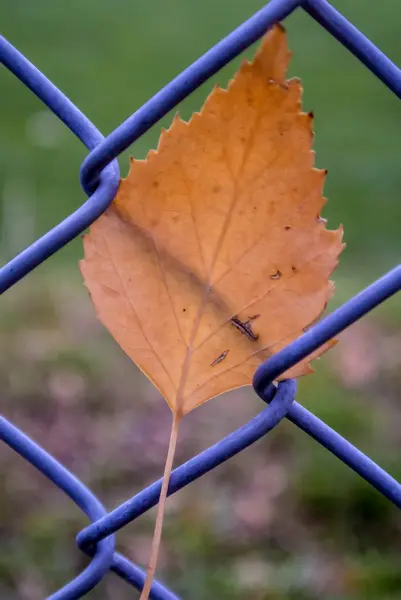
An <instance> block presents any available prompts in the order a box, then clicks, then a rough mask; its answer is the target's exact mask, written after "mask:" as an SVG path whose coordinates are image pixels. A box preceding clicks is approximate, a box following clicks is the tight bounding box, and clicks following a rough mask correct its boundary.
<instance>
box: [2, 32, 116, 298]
mask: <svg viewBox="0 0 401 600" xmlns="http://www.w3.org/2000/svg"><path fill="white" fill-rule="evenodd" d="M0 61H1V62H2V63H3V64H4V65H5V66H6V67H8V68H9V70H10V71H12V72H13V73H14V74H15V75H16V76H17V77H18V79H20V80H21V81H22V82H23V83H24V84H25V85H26V86H27V87H28V88H29V89H30V90H32V92H33V93H34V94H35V95H36V96H38V98H40V99H41V100H42V101H43V102H44V103H45V104H46V106H48V107H49V108H50V109H51V110H52V111H53V112H54V114H56V115H57V116H58V117H59V118H60V119H61V120H62V121H63V123H65V124H66V125H67V127H68V128H69V129H70V130H71V131H72V132H73V133H75V135H76V136H77V137H78V138H79V139H80V140H81V141H82V143H83V144H85V146H86V147H87V148H88V149H89V150H92V148H95V147H96V146H97V145H98V144H100V143H101V142H102V141H103V140H104V137H103V136H102V134H101V133H100V132H99V131H98V130H97V129H96V127H95V126H94V125H93V124H92V123H91V122H90V121H89V119H87V117H85V115H84V114H82V113H81V111H80V110H79V109H78V108H77V107H76V106H74V104H73V103H72V102H71V101H70V100H69V99H68V98H67V97H66V96H64V94H63V93H62V92H60V90H59V89H57V88H56V86H55V85H53V84H52V83H51V82H50V81H49V80H48V79H47V77H45V76H44V75H43V74H42V73H41V72H40V71H38V69H37V68H36V67H35V66H34V65H33V64H32V63H30V62H29V60H27V59H26V58H25V57H24V56H23V55H22V54H21V53H20V52H18V50H16V48H14V47H13V46H12V45H11V44H10V43H9V42H7V40H5V39H4V37H2V36H0ZM119 179H120V171H119V167H118V163H117V161H113V163H112V164H111V165H109V166H108V167H107V169H104V171H103V172H102V174H101V176H100V184H99V187H98V188H97V189H96V191H94V193H93V194H92V196H91V197H90V198H89V199H88V200H87V201H86V202H85V203H84V204H83V205H82V206H81V207H80V208H78V209H77V210H76V211H75V212H73V213H72V214H71V215H69V216H68V217H67V218H66V219H64V221H61V223H59V224H58V225H57V226H56V227H54V228H53V229H52V230H51V231H49V232H48V233H46V234H45V235H44V236H43V237H41V238H40V239H39V240H37V241H36V242H35V243H33V244H32V245H31V246H29V248H27V249H26V250H24V251H23V252H21V253H20V254H19V255H18V256H16V257H15V258H14V259H13V260H11V261H10V262H9V263H8V264H7V265H5V266H4V267H3V268H2V269H0V294H1V293H3V292H5V291H6V290H7V289H8V288H9V287H11V286H12V285H14V283H16V282H17V281H19V280H20V279H22V277H24V276H25V275H27V273H29V272H30V271H32V269H34V268H35V267H37V266H38V265H40V264H41V263H42V262H43V261H44V260H46V258H49V256H51V255H52V254H54V253H55V252H57V251H58V250H60V248H62V247H63V246H65V244H67V243H68V242H70V241H71V240H72V239H74V238H75V237H76V236H77V235H79V234H80V233H82V231H84V229H86V228H87V227H88V226H89V225H90V224H91V223H93V221H94V220H95V219H97V218H98V217H99V216H100V215H101V214H102V213H103V212H104V211H105V210H106V208H107V207H108V206H109V204H110V203H111V202H112V201H113V198H114V196H115V195H116V193H117V189H118V184H119Z"/></svg>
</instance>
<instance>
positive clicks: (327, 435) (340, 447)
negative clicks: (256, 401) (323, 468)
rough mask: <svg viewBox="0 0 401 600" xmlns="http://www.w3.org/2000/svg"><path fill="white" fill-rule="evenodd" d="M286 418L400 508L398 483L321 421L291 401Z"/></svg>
mask: <svg viewBox="0 0 401 600" xmlns="http://www.w3.org/2000/svg"><path fill="white" fill-rule="evenodd" d="M287 419H288V420H289V421H291V422H292V423H294V424H295V425H297V427H299V428H300V429H302V431H305V433H307V434H308V435H310V436H311V437H313V438H314V439H315V440H316V441H317V442H319V444H321V445H322V446H324V447H325V448H327V450H330V452H332V453H333V454H334V455H335V456H337V457H338V458H339V459H340V460H342V461H343V462H344V463H345V464H346V465H348V466H349V467H351V469H353V470H354V471H355V472H356V473H358V474H359V475H360V476H361V477H363V478H364V479H365V480H366V481H368V482H369V483H370V484H372V485H373V486H374V487H375V488H376V489H377V490H378V491H379V492H381V493H382V494H383V495H384V496H386V498H388V499H389V500H391V502H394V504H395V505H396V506H398V508H401V484H400V483H398V481H396V480H395V479H393V477H391V475H389V474H388V473H386V471H384V470H383V469H381V468H380V467H379V466H378V465H377V464H376V463H374V462H373V460H371V459H370V458H368V457H367V456H366V455H365V454H363V452H361V451H360V450H358V449H357V448H355V446H353V445H352V444H350V442H348V441H347V440H345V439H344V438H343V437H341V435H339V434H338V433H337V432H335V431H334V430H333V429H331V427H329V426H328V425H326V423H323V421H321V420H320V419H318V418H317V417H315V415H313V414H312V413H311V412H309V411H308V410H306V408H304V407H303V406H301V405H300V404H298V402H294V403H293V405H292V406H291V408H290V410H289V411H288V414H287Z"/></svg>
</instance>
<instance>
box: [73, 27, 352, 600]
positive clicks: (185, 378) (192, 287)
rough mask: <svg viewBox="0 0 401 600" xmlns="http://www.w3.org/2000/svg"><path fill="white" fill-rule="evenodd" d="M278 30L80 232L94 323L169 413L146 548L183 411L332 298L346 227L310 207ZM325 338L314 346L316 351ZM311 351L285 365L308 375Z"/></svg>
mask: <svg viewBox="0 0 401 600" xmlns="http://www.w3.org/2000/svg"><path fill="white" fill-rule="evenodd" d="M289 58H290V53H289V51H288V49H287V44H286V39H285V33H284V30H283V28H282V27H279V26H276V27H274V28H273V29H272V30H271V31H270V33H268V34H267V35H266V37H265V39H264V41H263V43H262V47H261V49H260V51H259V52H258V54H257V55H256V58H255V60H254V61H253V62H252V63H248V62H245V63H243V64H242V66H241V68H240V70H239V71H238V73H237V74H236V76H235V78H234V79H233V80H232V81H231V83H230V85H229V88H228V90H227V91H226V90H223V89H220V88H218V87H216V88H215V89H214V90H213V92H212V93H211V94H210V96H209V97H208V99H207V101H206V103H205V105H204V107H203V109H202V111H201V112H200V113H197V114H194V115H193V117H192V118H191V120H190V121H189V123H185V122H184V121H182V120H180V119H179V118H178V116H177V117H176V118H175V119H174V121H173V124H172V126H171V128H170V129H169V130H168V131H163V133H162V135H161V137H160V142H159V147H158V149H157V152H154V151H151V152H149V154H148V156H147V159H146V160H145V161H137V160H132V162H131V169H130V172H129V175H128V177H127V178H126V179H124V180H123V181H122V182H121V184H120V188H119V191H118V194H117V197H116V199H115V200H114V202H113V204H112V205H111V207H110V208H109V209H108V210H107V211H106V213H105V214H104V215H103V216H101V217H100V218H99V219H98V220H97V221H96V222H95V223H94V224H93V225H92V226H91V228H90V232H89V234H88V235H87V236H85V238H84V248H85V258H84V260H83V261H81V270H82V274H83V276H84V279H85V282H86V285H87V287H88V289H89V291H90V294H91V296H92V300H93V302H94V304H95V307H96V310H97V313H98V315H99V317H100V319H101V321H102V322H103V323H104V324H105V325H106V327H107V328H108V329H109V330H110V332H111V333H112V335H113V336H114V338H115V339H116V341H117V342H118V344H119V345H120V346H121V348H122V349H123V350H124V351H125V352H126V353H127V354H128V356H129V357H130V358H131V359H132V360H133V361H135V363H136V364H137V365H138V366H139V367H140V368H141V369H142V371H144V373H146V375H147V376H148V377H149V378H150V379H151V380H152V381H153V383H154V384H155V386H157V388H158V389H159V390H160V392H161V394H162V395H163V396H164V398H165V399H166V400H167V402H168V404H169V406H170V408H171V410H172V413H173V427H172V433H171V438H170V445H169V451H168V455H167V460H166V466H165V471H164V479H163V486H162V491H161V495H160V501H159V508H158V514H157V520H156V527H155V534H154V538H153V543H152V553H151V558H150V562H149V567H148V573H147V578H146V582H145V586H144V588H143V591H142V594H141V600H146V598H147V597H148V594H149V591H150V587H151V584H152V580H153V575H154V571H155V566H156V560H157V553H158V548H159V544H160V538H161V530H162V521H163V511H164V502H165V498H166V495H167V489H168V482H169V477H170V472H171V468H172V464H173V457H174V449H175V444H176V440H177V435H178V424H179V421H180V419H181V417H182V416H183V415H184V414H186V413H188V412H189V411H190V410H192V409H193V408H195V407H196V406H199V405H200V404H202V403H204V402H206V401H207V400H209V399H210V398H212V397H214V396H217V395H218V394H221V393H222V392H225V391H227V390H230V389H233V388H237V387H240V386H243V385H247V384H250V383H251V381H252V377H253V374H254V372H255V369H256V368H257V367H258V365H259V364H260V363H261V362H262V361H264V360H265V359H266V358H268V357H269V356H271V355H273V354H274V353H276V352H278V351H279V350H280V349H282V348H283V347H284V346H286V345H287V344H288V343H290V342H291V341H292V340H294V339H295V338H297V337H298V336H299V335H301V334H302V333H303V331H305V330H306V329H307V328H308V327H309V326H310V325H311V324H312V323H313V322H314V321H315V320H316V319H317V318H318V317H319V316H320V314H321V313H322V311H323V310H324V308H325V306H326V304H327V301H328V299H329V297H330V295H331V293H332V284H331V282H330V281H329V276H330V273H331V272H332V270H333V269H334V267H335V266H336V264H337V260H338V255H339V254H340V252H341V250H342V247H343V246H342V243H341V239H342V228H340V229H338V230H337V231H328V230H326V228H325V221H324V220H323V219H321V217H320V216H319V215H320V211H321V209H322V206H323V204H324V199H323V197H322V188H323V183H324V179H325V174H326V172H325V171H319V170H317V169H315V168H314V167H313V161H314V153H313V152H312V150H311V146H312V139H313V134H312V115H311V114H305V113H302V112H301V92H302V88H301V84H300V82H299V81H298V80H296V79H293V80H291V81H286V80H285V72H286V68H287V65H288V61H289ZM330 345H332V342H329V343H328V344H326V346H324V347H323V348H321V349H319V350H318V351H317V352H315V353H314V355H313V357H315V356H319V355H320V354H321V353H322V352H323V351H324V350H326V349H327V348H328V347H330ZM310 359H311V357H309V359H307V360H304V361H302V362H301V363H299V364H298V365H296V366H295V367H293V368H292V369H290V370H289V371H287V372H286V373H284V374H283V376H282V378H283V379H284V378H288V377H298V376H300V375H304V374H306V373H308V372H310V371H311V368H310V366H309V361H310Z"/></svg>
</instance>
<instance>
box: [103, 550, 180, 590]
mask: <svg viewBox="0 0 401 600" xmlns="http://www.w3.org/2000/svg"><path fill="white" fill-rule="evenodd" d="M111 569H112V571H114V572H115V573H117V575H119V576H120V577H121V578H122V579H124V581H126V582H127V583H129V584H130V585H133V586H134V587H136V588H137V589H138V590H142V588H143V586H144V584H145V578H146V573H145V572H144V571H142V569H140V568H139V567H137V566H136V565H134V564H132V563H131V562H130V561H129V560H127V559H126V558H125V556H123V555H122V554H119V553H118V552H115V553H114V558H113V562H112V565H111ZM149 597H150V598H151V600H179V597H178V596H176V595H175V594H173V592H171V591H170V590H168V589H167V588H166V587H165V586H164V585H162V584H161V583H159V582H158V581H156V580H155V581H153V583H152V589H151V591H150V594H149Z"/></svg>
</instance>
